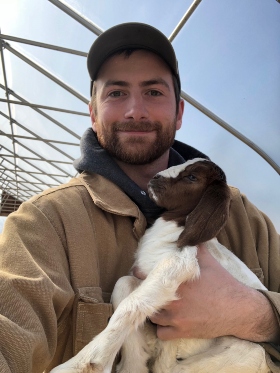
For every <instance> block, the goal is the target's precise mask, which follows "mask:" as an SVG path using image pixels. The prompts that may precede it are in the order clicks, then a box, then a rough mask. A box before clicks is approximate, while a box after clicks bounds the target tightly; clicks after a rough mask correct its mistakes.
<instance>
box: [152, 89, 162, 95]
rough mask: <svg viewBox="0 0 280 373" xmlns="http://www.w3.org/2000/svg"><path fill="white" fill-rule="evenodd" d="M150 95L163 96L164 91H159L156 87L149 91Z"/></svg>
mask: <svg viewBox="0 0 280 373" xmlns="http://www.w3.org/2000/svg"><path fill="white" fill-rule="evenodd" d="M149 95H150V96H161V95H162V93H161V92H159V91H157V90H155V89H152V90H151V91H149Z"/></svg>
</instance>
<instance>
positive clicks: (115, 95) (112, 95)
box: [109, 91, 123, 97]
mask: <svg viewBox="0 0 280 373" xmlns="http://www.w3.org/2000/svg"><path fill="white" fill-rule="evenodd" d="M109 96H110V97H120V96H123V92H121V91H113V92H110V93H109Z"/></svg>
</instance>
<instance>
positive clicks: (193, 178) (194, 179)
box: [185, 174, 197, 181]
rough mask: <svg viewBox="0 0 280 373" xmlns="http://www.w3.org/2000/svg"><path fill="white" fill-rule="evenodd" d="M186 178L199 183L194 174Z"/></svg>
mask: <svg viewBox="0 0 280 373" xmlns="http://www.w3.org/2000/svg"><path fill="white" fill-rule="evenodd" d="M185 178H186V179H188V180H190V181H197V178H196V177H195V176H194V175H192V174H190V175H187V176H185Z"/></svg>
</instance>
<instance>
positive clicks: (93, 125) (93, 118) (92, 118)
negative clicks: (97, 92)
mask: <svg viewBox="0 0 280 373" xmlns="http://www.w3.org/2000/svg"><path fill="white" fill-rule="evenodd" d="M88 109H89V114H90V119H91V127H92V129H93V130H94V132H96V124H95V114H94V110H93V107H92V104H91V102H89V103H88Z"/></svg>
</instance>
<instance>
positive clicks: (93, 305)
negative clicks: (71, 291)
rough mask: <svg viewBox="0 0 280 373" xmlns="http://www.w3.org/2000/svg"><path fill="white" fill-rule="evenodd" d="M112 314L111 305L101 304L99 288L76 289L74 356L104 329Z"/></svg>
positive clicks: (101, 298)
mask: <svg viewBox="0 0 280 373" xmlns="http://www.w3.org/2000/svg"><path fill="white" fill-rule="evenodd" d="M112 314H113V307H112V304H110V303H104V302H103V297H102V291H101V288H99V287H87V288H80V289H78V294H77V301H76V305H75V316H74V335H73V337H74V343H73V349H74V351H73V352H74V355H76V354H77V353H78V352H79V351H80V350H81V349H82V348H83V347H84V346H85V345H87V344H88V343H89V342H90V341H91V340H92V339H93V338H94V337H95V336H96V335H97V334H99V333H100V332H102V330H103V329H105V328H106V326H107V324H108V320H109V319H110V317H111V316H112Z"/></svg>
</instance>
